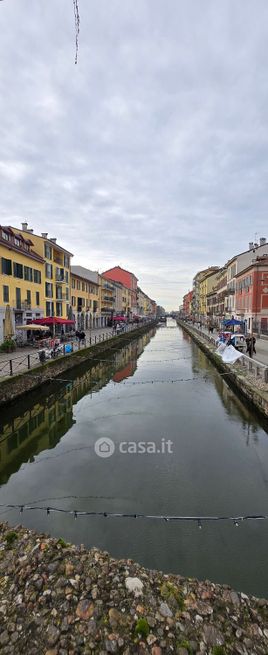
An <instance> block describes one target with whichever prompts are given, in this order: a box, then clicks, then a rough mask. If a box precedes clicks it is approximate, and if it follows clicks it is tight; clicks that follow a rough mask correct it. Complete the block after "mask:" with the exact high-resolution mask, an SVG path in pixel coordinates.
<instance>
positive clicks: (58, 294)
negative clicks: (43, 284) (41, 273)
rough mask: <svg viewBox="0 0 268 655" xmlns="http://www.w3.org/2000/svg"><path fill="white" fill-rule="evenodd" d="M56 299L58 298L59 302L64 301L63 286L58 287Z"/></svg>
mask: <svg viewBox="0 0 268 655" xmlns="http://www.w3.org/2000/svg"><path fill="white" fill-rule="evenodd" d="M56 298H58V300H62V288H61V286H59V287H58V286H56Z"/></svg>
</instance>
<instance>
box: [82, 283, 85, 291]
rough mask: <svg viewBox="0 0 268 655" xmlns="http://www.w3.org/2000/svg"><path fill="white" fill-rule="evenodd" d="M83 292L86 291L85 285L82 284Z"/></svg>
mask: <svg viewBox="0 0 268 655" xmlns="http://www.w3.org/2000/svg"><path fill="white" fill-rule="evenodd" d="M82 291H85V283H84V282H82Z"/></svg>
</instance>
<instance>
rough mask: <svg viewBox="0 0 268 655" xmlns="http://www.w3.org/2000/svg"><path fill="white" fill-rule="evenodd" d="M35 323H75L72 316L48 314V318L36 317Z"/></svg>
mask: <svg viewBox="0 0 268 655" xmlns="http://www.w3.org/2000/svg"><path fill="white" fill-rule="evenodd" d="M33 323H34V324H35V325H73V324H74V321H71V319H70V318H60V316H47V317H46V318H36V319H35V320H34V321H33Z"/></svg>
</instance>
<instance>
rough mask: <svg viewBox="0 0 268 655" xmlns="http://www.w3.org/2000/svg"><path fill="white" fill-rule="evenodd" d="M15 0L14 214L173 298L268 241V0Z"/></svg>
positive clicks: (3, 131) (7, 116)
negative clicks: (209, 270) (201, 273)
mask: <svg viewBox="0 0 268 655" xmlns="http://www.w3.org/2000/svg"><path fill="white" fill-rule="evenodd" d="M79 12H80V36H79V53H78V63H77V65H75V64H74V58H75V29H74V13H73V0H2V1H1V2H0V29H1V40H0V62H1V63H0V222H1V223H2V224H11V225H15V226H20V223H21V222H22V221H23V220H25V219H26V220H28V223H29V227H32V228H34V231H35V232H37V233H40V232H41V231H48V233H49V235H50V236H51V237H54V236H57V237H58V239H59V241H60V243H61V244H62V245H64V246H65V247H67V248H68V249H69V250H71V252H73V253H74V254H75V257H74V263H76V264H79V263H80V264H82V265H84V266H88V267H89V268H93V269H97V270H99V271H100V272H101V271H103V270H105V269H106V268H109V267H111V266H113V265H117V264H120V265H121V266H124V267H127V268H128V269H131V270H133V272H135V273H136V275H137V277H138V278H139V283H140V284H141V286H142V288H143V289H144V290H145V291H146V292H147V293H149V294H150V295H151V296H152V297H154V298H155V299H156V300H157V302H159V303H160V304H162V305H164V306H165V307H166V308H168V309H171V308H176V307H178V305H179V303H180V302H181V299H182V295H183V294H184V293H185V292H186V291H188V289H190V287H191V281H192V277H193V275H194V274H195V273H196V272H197V270H199V269H200V268H204V267H206V266H207V265H222V264H223V263H224V262H225V261H226V260H227V259H228V258H229V257H231V256H232V255H234V254H235V253H236V252H239V251H241V250H245V249H247V245H248V242H249V241H253V240H255V239H256V238H257V239H258V238H259V237H261V236H267V237H268V221H267V217H268V129H267V128H268V74H267V70H268V2H267V0H258V1H257V2H253V0H250V1H249V0H236V1H235V2H234V0H222V2H215V0H202V2H200V1H199V0H135V1H133V0H79Z"/></svg>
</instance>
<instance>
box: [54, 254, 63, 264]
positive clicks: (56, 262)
mask: <svg viewBox="0 0 268 655" xmlns="http://www.w3.org/2000/svg"><path fill="white" fill-rule="evenodd" d="M53 261H54V262H55V264H59V265H60V266H62V265H63V261H62V259H61V257H57V255H54V258H53Z"/></svg>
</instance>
